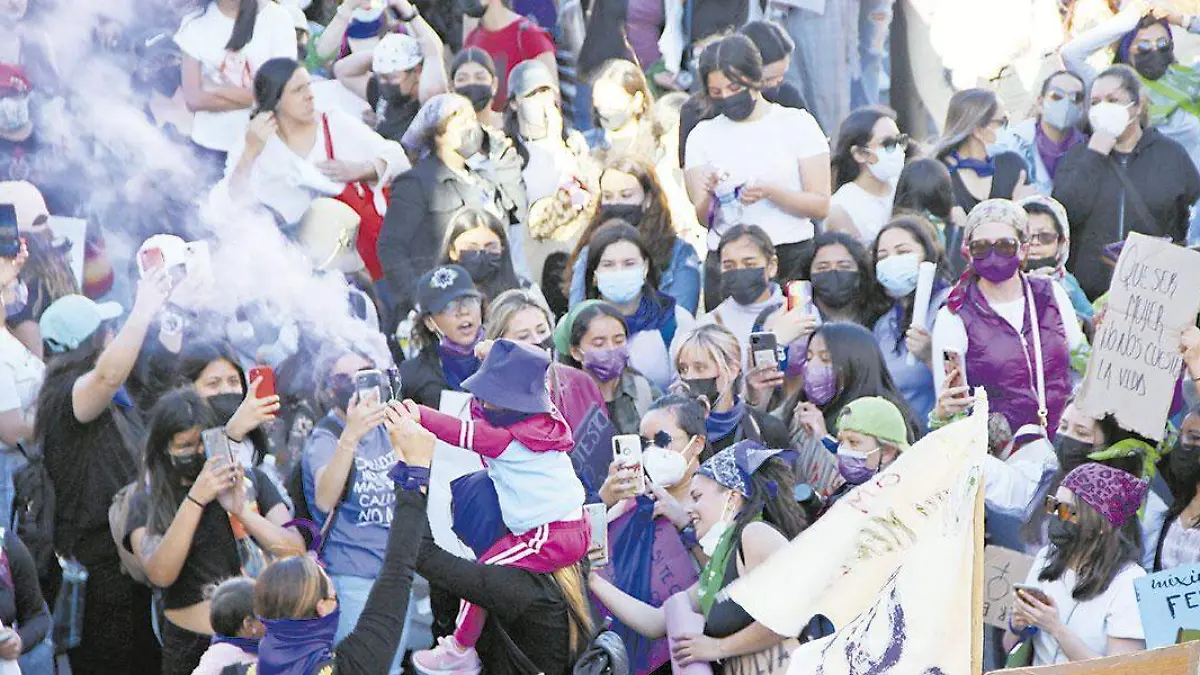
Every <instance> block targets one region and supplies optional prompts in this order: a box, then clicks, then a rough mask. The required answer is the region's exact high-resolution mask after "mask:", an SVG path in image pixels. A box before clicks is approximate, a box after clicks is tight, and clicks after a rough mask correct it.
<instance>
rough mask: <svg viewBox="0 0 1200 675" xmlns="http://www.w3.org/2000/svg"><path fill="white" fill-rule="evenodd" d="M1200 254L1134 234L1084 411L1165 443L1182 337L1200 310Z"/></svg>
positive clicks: (1086, 387) (1082, 402) (1113, 289)
mask: <svg viewBox="0 0 1200 675" xmlns="http://www.w3.org/2000/svg"><path fill="white" fill-rule="evenodd" d="M1197 288H1200V253H1197V252H1196V251H1191V250H1188V249H1186V248H1182V247H1180V246H1175V245H1174V244H1170V243H1168V242H1164V241H1162V240H1159V239H1154V238H1153V237H1147V236H1145V235H1141V234H1138V233H1136V232H1135V233H1132V234H1130V235H1129V238H1128V239H1126V240H1125V248H1124V249H1123V250H1122V251H1121V257H1120V258H1119V259H1118V260H1117V266H1116V269H1115V270H1114V271H1113V278H1112V285H1111V286H1110V289H1109V300H1108V306H1107V307H1108V308H1107V309H1106V310H1105V315H1104V321H1103V323H1102V324H1101V326H1100V332H1099V334H1098V335H1096V338H1095V341H1094V343H1093V344H1092V357H1091V361H1089V362H1088V369H1087V375H1086V376H1085V377H1084V379H1083V388H1082V389H1081V390H1080V393H1079V397H1078V398H1076V405H1077V406H1079V408H1080V410H1081V411H1082V412H1083V413H1085V414H1087V415H1088V416H1090V417H1094V418H1097V419H1099V418H1101V417H1103V416H1104V415H1106V414H1109V413H1112V414H1114V415H1115V416H1116V419H1117V423H1118V424H1120V425H1121V427H1122V428H1125V429H1129V430H1130V431H1135V432H1137V433H1139V434H1142V435H1143V436H1146V437H1148V438H1152V439H1154V440H1162V437H1163V429H1164V428H1165V427H1166V423H1167V416H1168V414H1170V410H1171V400H1172V398H1173V397H1174V395H1175V380H1176V378H1178V377H1179V371H1180V368H1181V367H1182V366H1183V359H1182V357H1181V356H1180V354H1179V335H1180V331H1181V330H1182V329H1183V328H1184V327H1185V326H1188V325H1191V324H1192V322H1194V321H1195V319H1196V312H1197V311H1198V310H1200V293H1197V292H1196V289H1197Z"/></svg>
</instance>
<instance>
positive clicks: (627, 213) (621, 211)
mask: <svg viewBox="0 0 1200 675" xmlns="http://www.w3.org/2000/svg"><path fill="white" fill-rule="evenodd" d="M642 213H643V209H642V205H641V204H601V205H600V217H601V218H602V219H604V220H608V219H609V218H620V219H621V220H623V221H625V222H627V223H629V224H630V225H633V226H634V227H637V225H638V224H639V223H641V222H642Z"/></svg>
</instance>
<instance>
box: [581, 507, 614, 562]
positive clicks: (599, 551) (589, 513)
mask: <svg viewBox="0 0 1200 675" xmlns="http://www.w3.org/2000/svg"><path fill="white" fill-rule="evenodd" d="M583 512H584V516H585V517H586V518H587V520H588V525H589V526H590V527H591V535H590V537H589V538H588V559H589V560H591V561H592V566H593V567H605V566H606V565H608V562H609V555H608V507H607V506H605V505H604V504H586V505H584V507H583Z"/></svg>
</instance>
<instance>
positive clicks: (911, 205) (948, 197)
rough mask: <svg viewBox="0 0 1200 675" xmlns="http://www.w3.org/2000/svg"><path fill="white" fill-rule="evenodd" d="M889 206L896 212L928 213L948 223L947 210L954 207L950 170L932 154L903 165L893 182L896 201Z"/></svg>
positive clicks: (949, 210)
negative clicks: (897, 178)
mask: <svg viewBox="0 0 1200 675" xmlns="http://www.w3.org/2000/svg"><path fill="white" fill-rule="evenodd" d="M892 208H893V209H894V210H895V211H896V212H900V211H912V212H913V213H919V214H922V215H924V214H929V215H931V216H933V217H935V218H937V219H938V220H940V221H942V223H943V224H945V225H948V224H949V223H950V212H951V211H952V210H953V209H954V184H953V182H951V180H950V170H949V169H947V168H946V165H945V164H944V163H942V162H940V161H938V160H936V159H933V158H932V157H922V158H921V159H914V160H913V161H911V162H909V163H908V164H906V165H904V170H903V171H901V172H900V180H899V181H898V182H897V183H896V200H895V202H894V203H893V207H892Z"/></svg>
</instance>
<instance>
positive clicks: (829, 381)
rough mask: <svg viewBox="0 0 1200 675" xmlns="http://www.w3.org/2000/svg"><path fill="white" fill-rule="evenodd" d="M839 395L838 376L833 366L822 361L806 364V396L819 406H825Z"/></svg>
mask: <svg viewBox="0 0 1200 675" xmlns="http://www.w3.org/2000/svg"><path fill="white" fill-rule="evenodd" d="M835 394H837V374H836V373H834V372H833V366H831V365H826V364H824V363H821V362H820V361H809V362H808V363H805V364H804V395H805V396H807V397H808V400H809V401H811V402H812V403H815V404H817V405H825V404H826V403H829V402H830V401H832V400H833V397H834V395H835Z"/></svg>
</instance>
